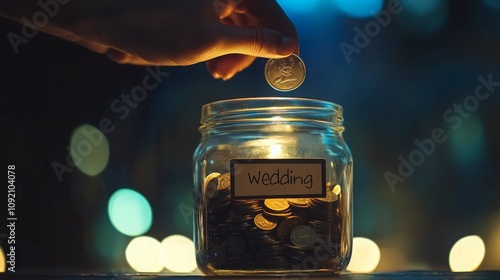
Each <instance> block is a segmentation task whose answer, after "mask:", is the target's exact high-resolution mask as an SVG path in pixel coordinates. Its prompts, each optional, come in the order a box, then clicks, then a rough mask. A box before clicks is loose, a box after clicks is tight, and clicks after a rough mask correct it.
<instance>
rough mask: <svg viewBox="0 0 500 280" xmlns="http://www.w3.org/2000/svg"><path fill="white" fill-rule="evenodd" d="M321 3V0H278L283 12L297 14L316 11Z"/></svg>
mask: <svg viewBox="0 0 500 280" xmlns="http://www.w3.org/2000/svg"><path fill="white" fill-rule="evenodd" d="M320 2H321V1H319V0H307V1H303V0H278V3H279V4H280V6H281V7H282V8H283V10H285V11H286V12H289V13H296V14H305V13H309V12H311V11H314V10H315V9H316V8H317V7H318V6H319V3H320Z"/></svg>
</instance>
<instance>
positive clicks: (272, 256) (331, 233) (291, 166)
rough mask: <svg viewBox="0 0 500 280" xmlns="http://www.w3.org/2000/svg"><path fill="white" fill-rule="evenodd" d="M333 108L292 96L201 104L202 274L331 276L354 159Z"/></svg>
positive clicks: (348, 212)
mask: <svg viewBox="0 0 500 280" xmlns="http://www.w3.org/2000/svg"><path fill="white" fill-rule="evenodd" d="M221 102H222V103H224V102H225V103H227V104H223V106H219V105H221V104H220V103H221ZM241 104H248V105H247V107H244V108H241V107H240V106H241ZM207 106H208V107H212V108H207ZM218 106H219V107H218ZM325 107H326V108H325ZM318 108H319V109H318ZM341 110H342V108H341V107H340V106H338V105H336V104H333V103H329V102H324V101H316V100H311V99H294V98H280V99H276V98H274V99H271V98H258V99H239V100H230V101H219V102H216V103H214V104H207V105H205V106H204V111H203V113H202V114H203V116H202V126H201V127H200V131H201V132H202V139H201V142H200V144H199V146H198V147H197V149H196V151H195V153H194V157H193V162H194V184H195V189H194V204H195V228H194V240H195V249H196V256H197V262H198V267H199V269H200V270H201V271H202V272H203V273H205V274H207V275H243V274H248V275H253V274H260V275H275V274H286V275H300V274H302V273H317V274H329V273H339V272H341V271H342V270H344V269H345V268H346V267H347V264H348V262H349V259H350V254H351V247H352V164H353V163H352V156H351V153H350V151H349V148H348V146H347V144H346V143H345V141H344V139H343V137H342V131H343V126H342V111H341Z"/></svg>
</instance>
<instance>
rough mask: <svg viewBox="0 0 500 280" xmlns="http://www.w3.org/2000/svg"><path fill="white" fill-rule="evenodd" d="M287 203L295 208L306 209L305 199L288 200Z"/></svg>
mask: <svg viewBox="0 0 500 280" xmlns="http://www.w3.org/2000/svg"><path fill="white" fill-rule="evenodd" d="M287 200H288V203H289V204H291V205H293V206H297V207H307V201H308V199H307V198H288V199H287Z"/></svg>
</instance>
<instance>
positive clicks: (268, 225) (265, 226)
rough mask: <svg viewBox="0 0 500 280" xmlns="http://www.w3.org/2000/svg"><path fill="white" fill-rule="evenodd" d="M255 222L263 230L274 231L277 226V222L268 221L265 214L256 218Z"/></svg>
mask: <svg viewBox="0 0 500 280" xmlns="http://www.w3.org/2000/svg"><path fill="white" fill-rule="evenodd" d="M253 222H254V223H255V225H256V226H257V227H258V228H260V229H262V230H272V229H274V228H275V227H276V225H277V224H276V223H275V222H273V221H270V220H268V219H266V218H265V217H264V215H263V214H259V215H257V216H255V218H254V219H253Z"/></svg>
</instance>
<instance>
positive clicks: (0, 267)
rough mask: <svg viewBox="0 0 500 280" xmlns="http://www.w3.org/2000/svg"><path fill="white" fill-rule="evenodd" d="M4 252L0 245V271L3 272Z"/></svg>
mask: <svg viewBox="0 0 500 280" xmlns="http://www.w3.org/2000/svg"><path fill="white" fill-rule="evenodd" d="M5 261H6V260H5V254H4V252H3V249H2V247H1V246H0V273H3V272H5Z"/></svg>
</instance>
